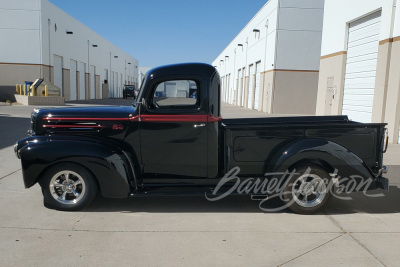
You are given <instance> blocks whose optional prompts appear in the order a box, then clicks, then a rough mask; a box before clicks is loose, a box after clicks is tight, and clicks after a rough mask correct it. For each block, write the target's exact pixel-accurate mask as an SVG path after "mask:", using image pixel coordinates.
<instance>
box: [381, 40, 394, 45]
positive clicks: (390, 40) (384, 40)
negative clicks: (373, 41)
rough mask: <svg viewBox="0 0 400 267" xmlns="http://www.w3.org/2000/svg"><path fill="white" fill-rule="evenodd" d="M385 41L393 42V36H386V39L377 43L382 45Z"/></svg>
mask: <svg viewBox="0 0 400 267" xmlns="http://www.w3.org/2000/svg"><path fill="white" fill-rule="evenodd" d="M386 43H393V38H388V39H385V40H382V41H379V45H384V44H386Z"/></svg>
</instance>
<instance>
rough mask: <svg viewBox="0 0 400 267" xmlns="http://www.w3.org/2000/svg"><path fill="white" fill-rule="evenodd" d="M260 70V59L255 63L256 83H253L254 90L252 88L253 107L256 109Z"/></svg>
mask: <svg viewBox="0 0 400 267" xmlns="http://www.w3.org/2000/svg"><path fill="white" fill-rule="evenodd" d="M260 72H261V61H259V62H257V63H256V84H255V90H254V109H258V106H259V99H260V97H259V94H260Z"/></svg>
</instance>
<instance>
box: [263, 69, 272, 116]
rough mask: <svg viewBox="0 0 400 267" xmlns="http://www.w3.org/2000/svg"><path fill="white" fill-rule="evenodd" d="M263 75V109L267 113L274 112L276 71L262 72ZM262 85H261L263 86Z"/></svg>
mask: <svg viewBox="0 0 400 267" xmlns="http://www.w3.org/2000/svg"><path fill="white" fill-rule="evenodd" d="M261 77H262V84H261V85H262V88H263V89H262V90H260V91H261V92H262V94H263V95H262V111H263V112H267V113H272V100H273V90H274V77H275V72H272V71H266V72H263V73H261ZM261 85H260V86H261Z"/></svg>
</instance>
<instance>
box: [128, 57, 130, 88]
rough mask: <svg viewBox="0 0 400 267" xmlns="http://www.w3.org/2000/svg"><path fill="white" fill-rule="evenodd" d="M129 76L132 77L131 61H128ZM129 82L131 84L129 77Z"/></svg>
mask: <svg viewBox="0 0 400 267" xmlns="http://www.w3.org/2000/svg"><path fill="white" fill-rule="evenodd" d="M128 65H129V66H128V68H129V69H128V77H131V63H130V62H128ZM128 84H129V85H130V84H131V81H129V79H128Z"/></svg>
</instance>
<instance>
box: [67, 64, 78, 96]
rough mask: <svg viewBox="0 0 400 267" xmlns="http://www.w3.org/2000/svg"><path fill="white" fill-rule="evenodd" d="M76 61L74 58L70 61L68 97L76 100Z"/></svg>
mask: <svg viewBox="0 0 400 267" xmlns="http://www.w3.org/2000/svg"><path fill="white" fill-rule="evenodd" d="M77 64H78V63H77V62H76V61H75V60H72V59H71V61H70V74H69V76H70V97H71V100H76V92H77V90H76V88H77V86H76V72H77Z"/></svg>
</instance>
